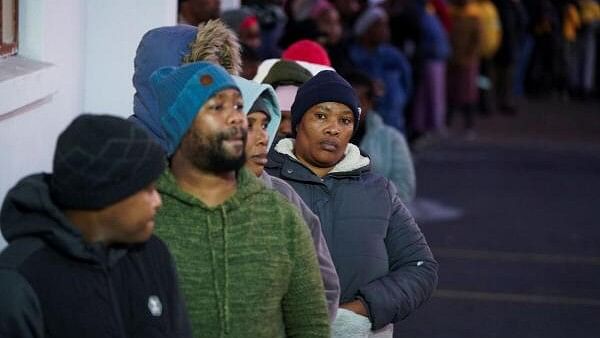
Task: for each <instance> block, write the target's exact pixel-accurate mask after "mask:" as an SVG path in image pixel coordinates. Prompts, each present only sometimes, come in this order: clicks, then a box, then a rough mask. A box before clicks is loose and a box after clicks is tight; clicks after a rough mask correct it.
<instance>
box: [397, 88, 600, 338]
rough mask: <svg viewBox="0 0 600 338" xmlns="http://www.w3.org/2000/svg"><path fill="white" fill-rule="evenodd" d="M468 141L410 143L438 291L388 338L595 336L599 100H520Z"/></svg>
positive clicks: (419, 213) (457, 137)
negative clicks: (436, 266) (513, 109)
mask: <svg viewBox="0 0 600 338" xmlns="http://www.w3.org/2000/svg"><path fill="white" fill-rule="evenodd" d="M475 135H476V136H475V137H474V138H473V137H472V135H471V136H469V137H463V136H462V132H461V131H460V130H458V129H452V130H450V137H448V138H443V139H441V138H438V139H434V140H428V141H427V142H422V143H421V144H417V147H416V151H415V154H414V157H415V165H416V170H417V184H418V193H417V199H416V201H415V203H414V204H413V205H412V206H411V207H412V210H414V211H415V212H414V213H415V216H416V217H417V219H418V221H419V224H420V226H421V229H422V231H423V232H424V233H425V235H426V237H427V240H428V242H429V244H430V246H431V248H432V250H433V252H434V255H435V256H436V258H437V259H438V261H439V263H440V270H439V285H438V289H437V291H436V292H435V294H434V295H433V297H432V298H431V300H430V301H429V302H428V303H426V304H425V305H424V306H422V307H421V308H420V309H419V310H417V311H416V312H415V313H413V314H412V315H411V316H409V317H408V318H407V319H405V320H404V321H403V322H402V323H401V324H400V325H399V326H397V329H396V332H395V337H403V338H405V337H420V338H422V337H444V338H453V337H457V338H458V337H461V338H469V337H473V338H483V337H517V338H519V337H544V338H559V337H560V338H564V337H582V338H586V337H590V338H591V337H600V320H598V319H599V318H600V102H599V101H585V102H583V101H566V100H562V99H553V98H547V99H537V100H530V101H523V102H521V104H520V111H519V113H518V114H517V115H516V116H505V115H499V114H495V115H492V116H489V117H486V118H483V117H480V118H478V120H477V123H476V134H475Z"/></svg>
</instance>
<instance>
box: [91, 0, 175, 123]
mask: <svg viewBox="0 0 600 338" xmlns="http://www.w3.org/2000/svg"><path fill="white" fill-rule="evenodd" d="M86 4H87V25H86V34H85V36H86V44H85V50H86V53H85V55H86V67H85V96H84V110H85V111H88V112H105V113H111V114H115V115H119V116H122V117H127V116H129V115H131V113H132V107H133V94H134V89H133V86H132V84H131V78H132V77H133V59H134V57H135V51H136V48H137V45H138V43H139V42H140V40H141V38H142V36H143V35H144V33H146V32H147V31H148V30H150V29H152V28H155V27H159V26H168V25H174V24H175V23H176V21H177V0H127V1H123V0H86Z"/></svg>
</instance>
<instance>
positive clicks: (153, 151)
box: [0, 115, 191, 338]
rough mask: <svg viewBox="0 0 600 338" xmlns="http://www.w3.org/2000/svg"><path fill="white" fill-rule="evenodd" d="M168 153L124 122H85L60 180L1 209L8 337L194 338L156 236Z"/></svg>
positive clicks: (33, 187)
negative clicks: (158, 187)
mask: <svg viewBox="0 0 600 338" xmlns="http://www.w3.org/2000/svg"><path fill="white" fill-rule="evenodd" d="M163 154H164V152H163V150H162V148H161V147H160V146H159V145H158V144H156V143H155V142H154V141H152V140H151V139H150V137H149V136H148V135H147V133H146V132H145V131H143V130H141V129H139V128H138V127H136V126H135V125H133V124H132V123H131V122H128V121H126V120H123V119H121V118H117V117H113V116H108V115H102V116H94V115H81V116H79V117H78V118H76V119H75V120H74V121H73V122H72V123H71V124H70V125H69V126H68V127H67V129H66V130H65V131H63V133H62V134H61V135H60V136H59V138H58V142H57V144H56V151H55V154H54V162H53V173H52V174H45V173H41V174H34V175H31V176H28V177H25V178H23V179H22V180H21V181H20V182H18V183H17V185H16V186H15V187H13V188H12V189H11V190H10V191H9V192H8V194H7V196H6V199H5V201H4V204H3V206H2V210H1V212H0V224H1V225H0V226H1V230H2V234H3V235H4V236H5V237H6V239H7V241H8V243H9V245H8V247H7V248H6V249H5V250H4V251H3V252H2V253H1V254H0V299H2V306H0V336H1V337H11V338H19V337H64V338H69V337H77V338H79V337H87V338H90V337H91V338H94V337H115V336H116V337H191V330H190V327H189V323H188V319H187V313H186V310H185V306H184V304H183V301H182V299H181V297H180V295H179V289H178V285H177V274H176V272H175V265H174V263H173V260H172V258H171V255H170V253H169V251H168V250H167V247H166V246H165V244H164V243H163V242H162V241H161V240H160V239H158V238H157V237H155V236H153V235H152V231H153V229H154V215H155V213H156V211H157V209H158V208H159V207H160V205H161V199H160V196H159V195H158V192H157V191H156V189H155V187H154V182H155V181H156V180H157V178H158V177H159V175H160V174H161V173H162V172H163V171H164V169H165V158H164V155H163Z"/></svg>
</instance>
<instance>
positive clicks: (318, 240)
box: [290, 186, 340, 321]
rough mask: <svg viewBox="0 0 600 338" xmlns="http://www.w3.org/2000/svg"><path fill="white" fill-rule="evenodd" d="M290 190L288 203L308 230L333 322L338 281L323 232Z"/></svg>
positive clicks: (296, 195) (317, 222) (338, 294)
mask: <svg viewBox="0 0 600 338" xmlns="http://www.w3.org/2000/svg"><path fill="white" fill-rule="evenodd" d="M290 189H292V193H293V195H292V196H291V197H290V202H292V203H293V204H294V205H296V206H297V207H298V209H299V210H300V212H301V213H302V218H304V221H305V222H306V224H307V225H308V228H309V229H310V234H311V237H312V241H313V245H314V247H315V251H316V253H317V260H318V262H319V270H320V271H321V278H322V279H323V286H324V287H325V297H326V298H327V309H328V312H329V320H330V321H333V320H334V319H335V317H336V314H337V309H338V306H339V303H340V281H339V278H338V274H337V271H336V270H335V266H334V265H333V260H332V259H331V253H329V248H328V247H327V242H325V237H324V236H323V231H322V230H321V222H320V221H319V217H317V215H315V214H314V213H313V212H312V211H311V210H310V208H309V207H308V206H307V205H306V203H304V201H302V198H300V196H298V194H297V193H296V192H295V191H294V190H293V188H292V187H291V186H290Z"/></svg>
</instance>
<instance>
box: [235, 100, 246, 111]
mask: <svg viewBox="0 0 600 338" xmlns="http://www.w3.org/2000/svg"><path fill="white" fill-rule="evenodd" d="M234 109H235V110H239V111H242V110H244V103H243V102H238V103H236V104H235V106H234Z"/></svg>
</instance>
